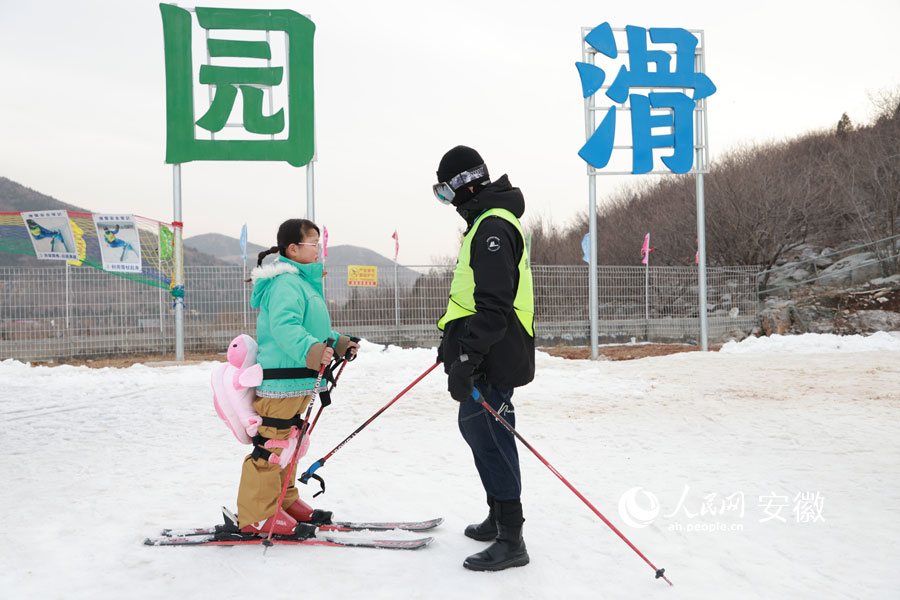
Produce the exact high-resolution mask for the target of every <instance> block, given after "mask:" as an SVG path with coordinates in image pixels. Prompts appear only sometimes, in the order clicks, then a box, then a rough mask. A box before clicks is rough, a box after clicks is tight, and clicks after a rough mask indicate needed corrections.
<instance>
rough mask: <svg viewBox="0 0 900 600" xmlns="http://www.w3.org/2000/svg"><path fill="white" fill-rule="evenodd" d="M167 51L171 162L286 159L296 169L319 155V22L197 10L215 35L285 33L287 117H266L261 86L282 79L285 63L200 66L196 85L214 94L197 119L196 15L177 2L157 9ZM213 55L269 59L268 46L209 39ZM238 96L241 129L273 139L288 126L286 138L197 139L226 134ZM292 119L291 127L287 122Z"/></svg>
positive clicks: (286, 15)
mask: <svg viewBox="0 0 900 600" xmlns="http://www.w3.org/2000/svg"><path fill="white" fill-rule="evenodd" d="M159 8H160V12H161V13H162V19H163V36H164V39H165V51H166V115H167V117H166V121H167V136H166V162H168V163H173V164H176V163H183V162H189V161H192V160H283V161H287V162H288V163H290V164H291V165H294V166H297V167H299V166H302V165H305V164H306V163H308V162H309V161H310V160H311V159H312V157H313V154H314V153H315V140H314V122H313V35H314V34H315V29H316V27H315V25H314V24H313V22H312V21H310V20H309V19H307V18H306V17H304V16H302V15H300V14H297V13H296V12H294V11H292V10H261V9H227V8H201V7H198V8H196V9H195V11H196V14H197V23H198V24H199V26H200V27H202V28H203V29H206V30H208V31H210V32H213V31H216V30H250V31H261V32H265V31H283V32H284V33H285V36H286V40H287V42H286V43H287V55H288V59H287V65H286V68H287V78H286V79H287V98H288V100H287V113H285V110H284V108H282V109H280V110H278V111H277V112H276V113H275V114H272V115H264V114H263V110H262V108H263V89H262V88H263V87H270V88H271V87H272V86H277V85H280V84H281V83H282V82H283V81H284V80H285V72H284V71H285V67H284V66H274V67H273V66H268V65H267V64H266V63H265V62H262V63H261V64H263V65H266V66H239V67H235V66H222V65H211V64H204V65H201V66H200V73H199V83H200V84H202V85H208V86H212V87H213V88H214V89H215V92H214V94H213V100H212V102H211V103H210V106H209V109H208V110H207V111H206V112H205V113H204V114H203V115H202V116H201V117H200V118H199V119H197V120H196V121H195V120H194V103H193V102H194V101H193V98H194V94H193V84H194V81H192V78H193V67H192V46H191V25H192V23H191V14H190V13H189V12H188V11H187V10H185V9H183V8H179V7H178V6H175V5H172V4H160V6H159ZM207 51H208V53H209V56H210V57H211V58H221V57H226V58H240V59H246V60H250V61H253V60H260V61H265V60H268V59H271V54H272V53H271V48H270V47H269V43H268V42H267V41H246V40H229V39H221V38H215V37H210V38H209V39H208V41H207ZM238 92H240V94H241V100H242V103H243V121H242V125H243V127H244V129H245V130H246V131H247V132H249V133H251V134H258V135H260V136H268V135H272V134H278V133H281V132H282V131H284V130H285V127H287V131H288V134H287V138H286V139H270V138H268V137H261V138H260V139H240V140H215V139H196V138H195V135H194V128H195V126H197V127H200V128H202V129H205V130H206V131H209V132H210V133H215V132H218V131H221V130H222V129H223V128H224V127H225V124H226V122H227V121H228V118H229V116H230V115H231V112H232V109H233V108H234V104H235V100H236V99H237V94H238ZM286 121H287V122H286Z"/></svg>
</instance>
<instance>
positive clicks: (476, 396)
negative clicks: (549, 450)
mask: <svg viewBox="0 0 900 600" xmlns="http://www.w3.org/2000/svg"><path fill="white" fill-rule="evenodd" d="M472 397H473V398H474V399H475V401H476V402H479V403H480V404H481V405H482V406H483V407H485V408H486V409H487V411H488V412H489V413H491V414H492V415H494V417H495V418H496V419H497V420H498V421H500V423H501V424H502V425H503V426H504V427H506V429H508V430H509V432H510V433H512V434H513V435H514V436H516V438H518V440H519V441H520V442H522V443H523V444H524V445H525V447H526V448H528V449H529V450H531V452H532V453H533V454H534V455H535V456H537V457H538V459H539V460H540V461H541V462H542V463H544V465H545V466H546V467H547V468H548V469H550V471H551V472H552V473H553V474H554V475H556V476H557V477H559V480H560V481H562V482H563V483H564V484H566V487H568V488H569V489H570V490H572V492H574V493H575V495H576V496H578V497H579V498H580V499H581V501H582V502H584V503H585V504H587V506H588V508H590V509H591V510H592V511H594V514H596V515H597V516H598V517H600V519H601V520H602V521H603V522H604V523H606V525H607V526H609V528H610V529H612V530H613V531H614V532H615V534H616V535H618V536H619V537H620V538H622V541H624V542H625V543H626V544H628V546H629V547H630V548H631V549H632V550H634V551H635V552H636V553H637V555H638V556H640V557H641V558H643V559H644V562H645V563H647V564H648V565H650V566H651V567H652V568H653V570H654V571H656V579H659V578H662V579H663V580H664V581H665V582H666V583H668V584H669V585H673V584H672V582H671V581H669V579H668V578H667V577H666V576H665V575H664V573H665V572H666V570H665V569H657V568H656V567H655V566H654V565H653V563H652V562H650V561H649V560H648V559H647V557H646V556H644V555H643V554H641V551H640V550H638V549H637V547H635V545H634V544H632V543H631V542H630V541H629V540H628V538H626V537H625V536H624V535H622V532H621V531H619V530H618V529H616V526H615V525H613V524H612V523H610V522H609V519H607V518H606V517H604V516H603V513H601V512H600V511H599V510H597V509H596V508H595V507H594V505H593V504H591V503H590V502H588V499H587V498H585V497H584V496H582V495H581V492H579V491H578V490H576V489H575V487H574V486H573V485H572V484H571V483H569V482H568V480H567V479H566V478H565V477H563V476H562V474H561V473H560V472H559V471H557V470H556V469H555V468H553V465H551V464H550V463H548V462H547V461H546V460H545V459H544V457H543V456H541V454H540V452H538V451H537V450H535V449H534V447H533V446H532V445H531V444H529V443H528V442H527V441H525V438H523V437H522V436H521V435H520V434H519V432H518V431H516V430H515V429H514V428H513V426H512V425H510V424H509V423H508V422H507V421H506V419H504V418H503V417H501V416H500V415H499V414H498V413H497V411H495V410H494V409H493V408H491V406H490V405H489V404H488V403H487V401H485V400H482V399H481V394H480V393H479V391H478V388H473V389H472Z"/></svg>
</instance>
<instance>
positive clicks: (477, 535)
mask: <svg viewBox="0 0 900 600" xmlns="http://www.w3.org/2000/svg"><path fill="white" fill-rule="evenodd" d="M487 503H488V506H489V507H490V510H489V511H488V516H487V518H486V519H485V520H484V521H482V522H481V523H476V524H473V525H469V526H468V527H466V536H467V537H470V538H472V539H473V540H478V541H479V542H488V541H490V540H493V539H495V538H496V537H497V513H496V511H495V510H494V499H493V498H491V497H490V496H488V497H487Z"/></svg>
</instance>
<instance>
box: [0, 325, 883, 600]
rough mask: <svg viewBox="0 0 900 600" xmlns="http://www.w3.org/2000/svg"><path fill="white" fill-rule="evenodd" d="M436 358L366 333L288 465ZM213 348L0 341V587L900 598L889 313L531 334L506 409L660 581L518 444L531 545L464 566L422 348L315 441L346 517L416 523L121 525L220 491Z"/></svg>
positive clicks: (474, 490) (130, 593)
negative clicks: (377, 544) (550, 346)
mask: <svg viewBox="0 0 900 600" xmlns="http://www.w3.org/2000/svg"><path fill="white" fill-rule="evenodd" d="M433 358H434V352H433V351H431V350H401V349H398V348H393V347H390V348H387V349H384V348H382V347H379V346H375V345H368V346H366V347H364V351H363V352H362V353H361V356H360V358H359V359H358V360H357V361H355V362H354V363H352V364H351V365H349V366H348V367H347V369H346V371H345V372H344V374H343V376H342V379H341V385H340V386H339V387H338V390H337V391H336V392H335V398H334V400H335V401H334V404H333V405H332V406H331V407H330V408H328V409H326V410H325V412H324V413H323V415H322V419H321V421H320V423H319V425H318V427H317V430H316V434H315V435H314V436H313V444H312V449H311V451H310V454H309V455H308V456H307V458H306V459H303V461H301V467H303V468H305V467H306V466H308V463H309V462H310V460H312V459H313V458H317V457H319V456H321V455H322V454H324V453H326V452H327V451H328V450H330V449H331V448H332V447H334V446H335V445H336V444H337V443H338V442H340V441H341V440H342V439H343V438H344V437H345V436H346V435H348V434H349V433H350V432H351V431H353V429H355V428H356V427H357V426H358V425H359V424H361V423H362V422H363V421H365V420H366V419H367V418H368V417H369V416H370V415H372V414H373V413H374V412H375V411H376V410H378V409H379V408H380V407H381V406H383V405H384V404H386V403H387V402H388V401H389V400H390V399H391V398H392V397H393V396H394V395H395V394H396V393H397V392H399V391H400V390H401V389H402V388H403V387H404V386H405V385H406V384H407V383H409V382H410V381H412V380H413V379H414V378H415V377H416V376H417V375H418V374H420V373H421V372H423V371H424V370H425V369H426V368H427V367H428V366H430V365H431V364H432V361H433ZM214 364H215V363H204V364H193V365H185V366H149V365H135V366H133V367H130V368H127V369H110V368H106V369H89V368H86V367H71V366H58V367H53V368H48V367H37V368H33V367H30V366H27V365H24V364H22V363H19V362H15V361H11V360H7V361H3V362H0V419H2V423H3V427H2V429H0V440H2V442H3V444H2V446H3V449H4V453H5V456H4V457H3V460H2V463H0V465H2V466H0V482H2V485H0V507H2V511H3V529H4V538H5V541H4V543H3V544H2V546H0V590H2V592H0V596H2V597H4V598H41V599H55V598H65V599H69V598H91V599H97V598H99V599H101V600H102V599H112V598H219V599H223V598H246V597H248V595H249V594H255V595H260V597H263V598H266V599H277V598H296V597H303V596H309V597H316V598H375V599H381V598H385V599H386V598H391V599H396V598H479V599H482V598H504V599H509V598H517V599H543V598H588V597H592V598H594V597H603V598H691V599H696V598H767V599H769V598H898V597H900V578H898V576H897V573H896V570H897V564H898V562H900V543H898V542H897V539H898V537H900V477H898V475H897V473H898V467H900V440H898V424H900V336H898V334H886V333H880V334H876V335H873V336H871V337H868V338H860V337H852V338H837V337H835V336H816V335H804V336H796V337H773V338H760V339H751V340H747V341H744V342H741V343H739V344H728V345H726V346H725V347H724V348H723V349H722V351H721V352H718V353H706V354H704V353H699V352H692V353H683V354H675V355H671V356H666V357H657V358H646V359H642V360H634V361H627V362H590V361H571V360H564V359H560V358H554V357H551V356H549V355H547V354H543V353H541V354H539V355H538V359H537V379H536V381H535V382H534V383H532V384H531V385H529V386H527V387H525V388H522V389H521V390H519V391H517V392H516V396H515V400H516V405H517V409H518V410H517V418H518V427H519V431H520V432H521V434H522V435H523V436H524V437H525V438H526V439H527V440H528V441H529V442H530V443H531V444H532V445H533V446H534V447H535V448H537V450H538V451H539V452H541V454H542V455H543V456H544V457H545V458H546V459H547V460H548V461H549V462H550V463H551V464H552V465H553V466H554V467H556V468H557V469H558V470H559V471H560V472H561V473H562V474H563V475H564V476H565V477H566V478H567V479H568V480H569V481H570V482H571V483H572V484H573V485H574V486H575V487H576V488H578V489H579V490H580V491H581V492H582V493H583V494H584V495H585V496H586V497H587V498H588V499H589V500H590V501H591V502H592V503H593V504H594V505H595V506H596V507H597V508H598V509H599V510H600V511H601V512H602V513H603V514H604V515H605V516H606V517H607V518H609V519H610V520H611V521H612V522H613V523H614V524H615V525H616V526H617V527H618V528H619V529H620V530H621V531H622V533H623V534H624V535H625V536H627V537H628V538H629V539H630V540H631V541H632V542H633V543H634V544H635V545H636V546H637V548H638V549H640V550H641V552H643V553H644V554H645V555H646V556H647V558H648V559H649V560H650V561H651V562H653V563H654V564H656V566H658V567H665V568H666V574H667V576H669V577H670V579H671V580H672V582H673V583H674V584H675V585H674V587H672V588H669V586H668V585H666V584H665V583H663V582H662V581H660V580H654V578H653V571H652V569H651V568H650V567H649V566H648V565H647V564H646V563H644V562H643V561H642V560H641V559H640V558H639V557H638V556H637V555H636V554H635V553H634V552H633V551H632V550H631V549H630V548H628V546H626V545H625V543H623V542H622V541H621V540H620V539H619V538H618V537H617V536H616V535H615V534H614V533H613V532H612V531H611V530H610V529H609V528H607V527H606V525H604V524H603V523H602V522H601V521H600V519H599V518H597V517H596V515H594V514H593V513H592V512H591V511H590V510H589V509H588V508H587V507H586V506H585V505H584V504H583V503H582V502H581V501H580V500H578V498H576V497H575V495H574V494H572V493H571V492H570V491H569V490H568V489H566V487H565V486H564V485H563V484H562V483H561V482H560V481H559V480H558V479H557V478H556V477H555V476H554V475H553V474H552V473H551V472H550V471H549V470H548V469H547V468H546V467H545V466H544V465H543V464H542V463H540V462H539V461H538V460H537V459H536V458H535V457H534V456H532V455H531V454H530V453H529V452H528V450H527V449H525V448H524V447H520V455H521V460H522V466H523V479H524V486H525V489H524V494H523V502H524V507H525V516H526V518H527V522H526V524H525V539H526V542H527V544H528V549H529V553H530V555H531V561H532V562H531V564H530V565H529V566H527V567H524V568H521V569H511V570H508V571H505V572H501V573H493V574H485V573H472V572H468V571H466V570H465V569H463V568H462V566H461V565H462V561H463V558H464V557H465V556H467V555H468V554H470V553H473V552H476V551H478V550H480V549H481V548H483V547H484V544H483V543H479V542H475V541H473V540H470V539H468V538H466V537H464V536H463V535H462V530H463V528H464V526H465V525H466V524H467V523H469V522H474V521H479V520H481V519H482V518H483V517H484V514H485V505H484V500H483V497H482V492H481V488H480V485H479V482H478V478H477V475H476V473H475V469H474V466H473V465H472V462H471V457H470V455H469V452H468V449H467V447H466V446H465V444H464V442H463V441H462V439H461V438H460V436H459V432H458V430H457V426H456V421H455V412H456V403H455V402H453V400H451V399H450V398H449V396H448V395H447V394H446V393H445V392H444V391H443V390H444V386H445V378H444V377H443V376H442V375H441V374H439V373H438V372H435V373H433V374H431V375H430V376H429V377H428V378H426V379H425V380H424V381H423V382H422V383H421V384H419V385H418V386H417V387H416V388H414V389H413V390H412V391H410V392H409V393H408V394H407V395H406V396H404V397H403V398H402V399H401V400H399V401H398V402H397V403H396V404H394V405H393V406H392V407H391V408H390V409H388V410H387V411H386V412H385V413H383V414H382V415H381V416H380V417H379V418H378V419H376V420H375V421H374V422H373V423H372V424H371V425H370V426H369V427H368V428H367V429H365V430H364V431H363V432H362V433H360V434H359V435H358V436H357V437H356V438H354V439H353V440H352V441H351V442H350V443H349V444H348V445H347V446H345V447H344V448H342V449H341V450H340V451H339V452H338V453H337V454H335V455H334V457H333V458H332V459H331V460H329V462H328V464H327V465H326V466H325V467H323V468H322V470H320V471H319V472H320V473H321V474H322V475H323V476H325V478H326V481H327V486H328V488H327V489H328V491H327V493H326V494H325V495H324V496H320V497H319V498H317V499H316V502H315V504H316V505H317V506H320V507H323V508H327V509H331V510H333V511H335V514H336V515H337V516H338V517H340V518H346V519H390V518H396V519H419V518H428V517H434V516H443V517H444V518H445V522H444V524H443V525H442V526H441V527H440V528H438V529H436V530H434V532H433V535H434V536H435V538H436V539H435V541H434V543H433V544H432V545H431V546H429V547H428V548H425V549H423V550H419V551H416V552H400V551H390V550H367V549H352V548H328V547H285V546H281V547H279V546H276V547H274V548H272V549H270V550H269V551H268V552H267V553H266V554H265V555H264V554H263V550H262V548H260V547H232V548H219V547H205V548H167V547H147V546H144V545H142V543H141V542H142V540H143V539H144V537H146V536H148V535H152V534H155V533H156V532H157V531H158V530H159V529H160V528H162V527H188V526H200V525H208V524H212V523H214V522H217V521H218V520H219V510H218V507H219V506H221V505H223V504H224V505H228V506H230V507H232V508H234V501H235V495H236V489H237V483H238V477H239V474H240V464H241V460H242V458H243V456H244V454H245V453H246V447H244V446H241V445H240V444H238V443H237V442H236V441H235V440H234V438H233V437H232V435H231V433H230V432H229V431H228V430H227V429H226V428H225V426H224V424H222V423H221V421H219V420H218V418H217V417H216V414H215V412H214V410H213V406H212V399H211V392H210V388H209V374H210V372H211V370H212V369H213V367H214ZM301 493H306V497H307V498H309V496H310V495H311V493H312V492H311V491H308V492H307V491H306V490H301ZM350 535H353V534H350ZM357 535H358V534H357ZM387 535H395V536H399V535H401V534H399V533H393V532H392V533H389V534H387Z"/></svg>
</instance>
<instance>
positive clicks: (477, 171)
mask: <svg viewBox="0 0 900 600" xmlns="http://www.w3.org/2000/svg"><path fill="white" fill-rule="evenodd" d="M487 176H488V170H487V166H486V165H483V164H481V165H478V166H477V167H473V168H471V169H469V170H468V171H463V172H462V173H460V174H459V175H455V176H454V177H453V178H452V179H451V180H450V181H442V182H440V183H436V184H434V185H433V186H431V191H433V192H434V197H435V198H437V199H438V202H440V203H442V204H451V203H452V202H453V198H455V197H456V192H454V191H453V190H458V189H459V188H461V187H462V186H464V185H466V184H468V183H471V182H472V181H475V180H476V179H480V178H481V177H487Z"/></svg>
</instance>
